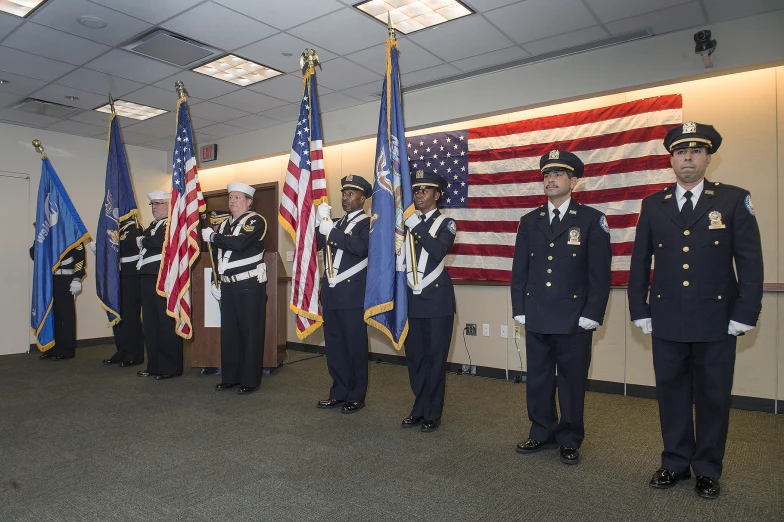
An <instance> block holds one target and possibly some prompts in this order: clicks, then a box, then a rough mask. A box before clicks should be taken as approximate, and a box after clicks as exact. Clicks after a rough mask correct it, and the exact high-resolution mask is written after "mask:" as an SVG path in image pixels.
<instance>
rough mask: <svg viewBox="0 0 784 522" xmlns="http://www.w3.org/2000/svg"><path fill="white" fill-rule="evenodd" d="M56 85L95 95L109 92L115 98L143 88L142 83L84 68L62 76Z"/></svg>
mask: <svg viewBox="0 0 784 522" xmlns="http://www.w3.org/2000/svg"><path fill="white" fill-rule="evenodd" d="M57 84H58V85H65V86H68V87H75V88H77V89H81V90H83V91H89V92H94V93H96V94H104V95H106V96H108V95H109V93H110V92H111V93H112V96H114V97H115V98H120V97H121V96H124V95H126V94H128V93H129V92H132V91H135V90H138V89H141V88H142V87H144V84H142V83H137V82H132V81H131V80H126V79H125V78H119V77H117V76H112V75H110V74H106V73H102V72H98V71H93V70H92V69H85V68H84V67H82V68H81V69H77V70H75V71H74V72H72V73H69V74H67V75H65V76H63V77H62V78H60V79H59V80H57Z"/></svg>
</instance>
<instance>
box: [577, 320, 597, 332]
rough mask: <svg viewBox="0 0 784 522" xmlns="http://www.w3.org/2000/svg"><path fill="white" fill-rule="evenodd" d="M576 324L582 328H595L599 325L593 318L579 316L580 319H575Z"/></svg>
mask: <svg viewBox="0 0 784 522" xmlns="http://www.w3.org/2000/svg"><path fill="white" fill-rule="evenodd" d="M577 324H578V325H579V326H580V328H582V329H583V330H595V329H596V327H597V326H599V323H597V322H596V321H594V320H593V319H588V318H587V317H580V319H578V320H577Z"/></svg>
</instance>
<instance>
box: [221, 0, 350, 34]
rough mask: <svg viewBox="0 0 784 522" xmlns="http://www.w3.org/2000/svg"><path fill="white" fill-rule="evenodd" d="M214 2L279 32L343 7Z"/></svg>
mask: <svg viewBox="0 0 784 522" xmlns="http://www.w3.org/2000/svg"><path fill="white" fill-rule="evenodd" d="M215 1H216V2H218V3H219V4H223V5H225V6H226V7H230V8H231V9H234V10H235V11H239V12H240V13H243V14H246V15H248V16H252V17H253V18H255V19H256V20H261V21H262V22H264V23H266V24H269V25H271V26H272V27H276V28H278V29H280V30H285V29H288V28H290V27H294V26H295V25H299V24H301V23H304V22H307V21H308V20H313V19H315V18H319V17H321V16H323V15H325V14H327V13H329V12H331V11H335V10H337V9H340V8H343V7H345V6H344V5H343V4H341V3H339V2H336V1H335V0H286V1H285V2H248V0H215ZM357 1H358V0H357Z"/></svg>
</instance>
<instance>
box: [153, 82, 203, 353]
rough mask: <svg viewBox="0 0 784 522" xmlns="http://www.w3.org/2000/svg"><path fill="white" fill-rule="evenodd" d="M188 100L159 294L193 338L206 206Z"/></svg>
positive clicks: (181, 115) (181, 109)
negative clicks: (194, 285) (199, 229)
mask: <svg viewBox="0 0 784 522" xmlns="http://www.w3.org/2000/svg"><path fill="white" fill-rule="evenodd" d="M193 147H194V144H193V132H192V131H191V120H190V117H189V116H188V102H187V101H186V100H185V98H184V97H182V98H180V99H179V101H178V102H177V137H176V138H175V140H174V155H173V161H172V188H171V200H170V202H169V222H168V225H167V228H166V239H165V240H164V243H163V252H162V254H163V257H162V258H161V268H160V271H159V272H158V285H157V290H158V295H160V296H161V297H165V298H166V313H167V314H168V315H169V316H171V317H173V318H174V320H175V322H176V325H175V329H176V331H177V335H179V336H180V337H183V338H185V339H190V338H191V336H192V335H193V331H192V328H191V265H193V263H195V262H196V258H197V257H198V255H199V243H198V237H197V234H196V226H197V225H198V223H199V213H200V212H204V211H205V209H206V208H207V207H206V206H205V204H204V197H203V196H202V194H201V185H200V184H199V175H198V172H197V169H196V157H195V156H194V155H193Z"/></svg>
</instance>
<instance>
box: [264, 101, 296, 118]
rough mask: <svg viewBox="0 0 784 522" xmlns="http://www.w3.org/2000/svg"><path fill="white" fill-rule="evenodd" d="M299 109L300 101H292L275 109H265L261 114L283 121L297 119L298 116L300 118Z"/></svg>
mask: <svg viewBox="0 0 784 522" xmlns="http://www.w3.org/2000/svg"><path fill="white" fill-rule="evenodd" d="M299 109H300V105H299V103H292V104H289V105H284V106H283V107H276V108H274V109H270V110H268V111H264V112H263V113H261V115H262V116H267V117H268V118H272V119H275V120H278V121H283V122H288V121H297V118H299Z"/></svg>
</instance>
